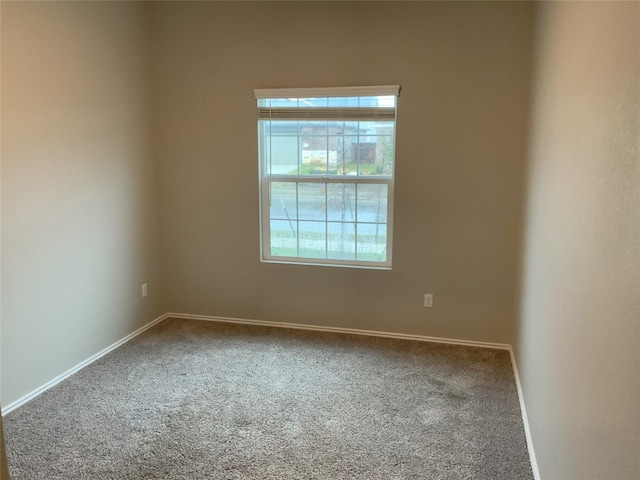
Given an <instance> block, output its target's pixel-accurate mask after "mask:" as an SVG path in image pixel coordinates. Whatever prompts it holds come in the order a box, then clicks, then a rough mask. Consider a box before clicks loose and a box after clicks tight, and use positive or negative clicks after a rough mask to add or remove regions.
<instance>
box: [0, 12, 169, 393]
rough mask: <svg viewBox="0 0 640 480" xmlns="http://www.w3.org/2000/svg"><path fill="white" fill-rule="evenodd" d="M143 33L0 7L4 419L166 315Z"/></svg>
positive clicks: (136, 23)
mask: <svg viewBox="0 0 640 480" xmlns="http://www.w3.org/2000/svg"><path fill="white" fill-rule="evenodd" d="M146 22H147V17H146V14H145V10H144V8H143V7H142V5H140V4H134V3H117V2H113V3H111V2H105V3H98V2H96V3H94V2H88V3H80V2H68V3H57V2H43V3H35V2H16V3H13V2H2V112H1V113H2V312H1V314H2V404H3V405H4V406H6V405H8V404H10V403H11V402H13V401H15V400H17V399H18V398H20V397H21V396H23V395H25V394H27V393H29V392H30V391H32V390H33V389H35V388H37V387H39V386H41V385H43V384H44V383H46V382H48V381H50V380H51V379H52V378H54V377H56V376H57V375H59V374H61V373H63V372H64V371H66V370H68V369H69V368H71V367H73V366H75V365H76V364H78V363H79V362H81V361H83V360H85V359H86V358H88V357H90V356H91V355H93V354H95V353H97V352H98V351H100V350H102V349H103V348H105V347H107V346H108V345H110V344H112V343H113V342H115V341H117V340H119V339H121V338H123V337H124V336H126V335H127V334H129V333H131V332H132V331H134V330H135V329H137V328H139V327H140V326H142V325H143V324H145V323H147V322H149V321H151V320H152V319H153V318H155V317H157V316H158V315H160V314H162V313H164V311H165V307H164V304H163V303H162V298H163V295H162V283H161V277H160V273H161V272H160V270H159V267H160V257H159V248H158V246H159V242H158V228H157V227H158V225H159V224H158V213H159V210H158V209H157V194H158V192H157V188H156V185H157V181H156V168H155V167H156V165H155V163H154V161H153V157H152V152H151V141H150V136H149V121H148V108H147V107H148V102H149V95H148V91H149V88H148V78H147V75H146V74H147V68H146V62H147V58H148V57H147V35H146V33H147V32H146V25H147V23H146ZM143 282H148V284H149V291H150V294H149V297H147V299H145V300H143V299H142V298H141V294H140V285H141V284H142V283H143Z"/></svg>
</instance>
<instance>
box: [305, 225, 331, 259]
mask: <svg viewBox="0 0 640 480" xmlns="http://www.w3.org/2000/svg"><path fill="white" fill-rule="evenodd" d="M298 225H299V227H298V228H299V236H300V256H301V257H307V258H326V257H327V238H326V223H325V222H299V224H298Z"/></svg>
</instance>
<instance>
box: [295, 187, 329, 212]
mask: <svg viewBox="0 0 640 480" xmlns="http://www.w3.org/2000/svg"><path fill="white" fill-rule="evenodd" d="M325 189H326V184H324V183H299V184H298V217H299V218H300V219H301V220H325V219H326V213H327V205H326V201H325Z"/></svg>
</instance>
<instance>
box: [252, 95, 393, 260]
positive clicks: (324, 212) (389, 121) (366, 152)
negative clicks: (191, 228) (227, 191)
mask: <svg viewBox="0 0 640 480" xmlns="http://www.w3.org/2000/svg"><path fill="white" fill-rule="evenodd" d="M399 90H400V87H399V86H397V85H392V86H377V87H344V88H315V89H260V90H255V96H256V99H257V105H258V150H259V155H258V157H259V174H260V221H261V259H262V260H263V261H267V262H284V263H303V264H321V265H336V266H356V267H370V268H384V269H390V268H391V253H392V232H393V229H392V225H393V180H394V167H395V165H394V162H395V132H396V110H397V96H398V93H399Z"/></svg>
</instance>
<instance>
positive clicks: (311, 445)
mask: <svg viewBox="0 0 640 480" xmlns="http://www.w3.org/2000/svg"><path fill="white" fill-rule="evenodd" d="M5 433H6V436H7V453H8V457H9V466H10V469H11V473H12V480H31V479H46V480H56V479H64V480H80V479H82V480H91V479H100V480H103V479H104V480H107V479H163V480H167V479H185V480H200V479H278V480H288V479H331V480H334V479H335V480H338V479H362V480H377V479H380V480H382V479H384V480H391V479H487V480H499V479H508V480H517V479H532V478H533V476H532V473H531V466H530V463H529V458H528V454H527V447H526V443H525V437H524V430H523V425H522V418H521V414H520V410H519V405H518V398H517V392H516V387H515V382H514V377H513V372H512V369H511V364H510V359H509V354H508V352H506V351H501V350H490V349H482V348H470V347H461V346H450V345H440V344H433V343H423V342H416V341H406V340H391V339H383V338H372V337H362V336H354V335H342V334H331V333H318V332H310V331H298V330H289V329H279V328H265V327H256V326H246V325H233V324H222V323H210V322H200V321H186V320H172V319H169V320H165V321H163V322H161V323H160V324H158V325H157V326H155V327H153V328H152V329H150V330H147V331H146V332H144V333H143V334H141V335H140V336H138V337H136V338H135V339H133V340H132V341H130V342H128V343H127V344H125V345H124V346H122V347H120V348H118V349H117V350H115V351H114V352H112V353H110V354H109V355H107V356H105V357H103V358H101V359H100V360H98V361H97V362H95V363H93V364H91V365H90V366H88V367H86V368H84V369H83V370H81V371H80V372H78V373H77V374H75V375H73V376H72V377H71V378H69V379H67V380H65V381H64V382H62V383H60V384H59V385H57V386H55V387H53V388H52V389H50V390H48V391H47V392H45V393H44V394H42V395H40V396H39V397H37V398H36V399H34V400H32V401H31V402H29V403H27V404H26V405H24V406H22V407H20V408H19V409H17V410H15V411H13V412H11V413H10V414H8V415H7V416H6V417H5Z"/></svg>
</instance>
